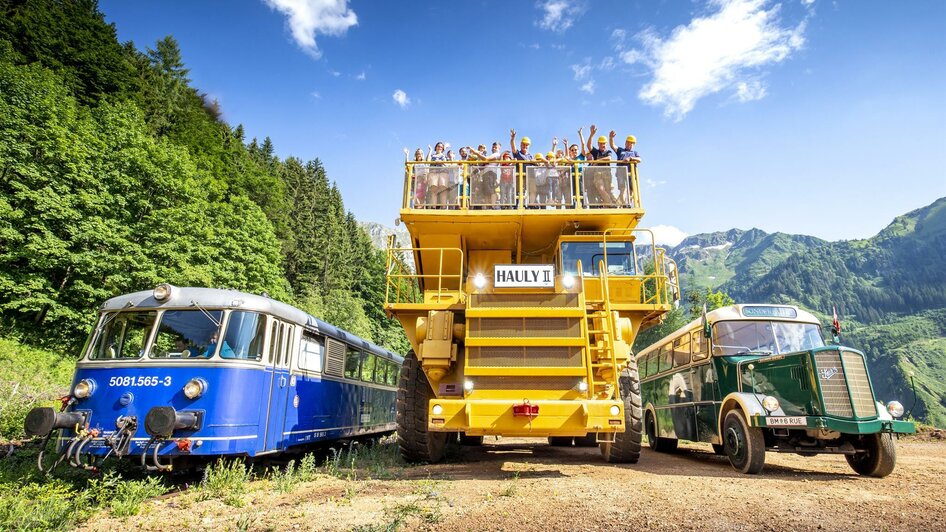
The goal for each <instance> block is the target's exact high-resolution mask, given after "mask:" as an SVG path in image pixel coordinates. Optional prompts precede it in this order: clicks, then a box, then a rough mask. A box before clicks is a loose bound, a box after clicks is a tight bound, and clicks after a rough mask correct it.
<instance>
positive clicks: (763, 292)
mask: <svg viewBox="0 0 946 532" xmlns="http://www.w3.org/2000/svg"><path fill="white" fill-rule="evenodd" d="M670 255H671V256H672V257H674V259H675V260H676V261H677V263H678V265H679V266H680V270H681V284H682V285H683V286H682V288H683V290H684V292H685V293H688V294H689V297H688V300H689V301H692V302H693V303H694V304H693V305H692V306H691V305H684V307H685V309H684V310H683V311H678V312H677V313H675V314H672V315H671V317H670V318H671V319H669V320H668V322H667V323H666V325H663V326H661V327H660V328H658V329H655V330H652V331H647V332H645V333H644V334H643V335H642V337H641V342H639V343H638V345H637V347H638V348H640V347H642V346H644V345H645V344H644V343H643V342H647V341H653V340H656V339H657V338H659V337H660V336H661V335H662V334H666V333H667V332H670V330H672V329H673V328H675V326H676V327H679V326H680V325H682V324H683V323H684V322H685V319H684V318H689V317H692V309H694V308H702V303H701V301H702V300H701V298H703V299H705V297H706V294H707V292H706V290H707V288H712V289H713V290H719V291H720V294H728V295H729V296H731V297H732V298H733V299H734V300H735V301H737V302H740V303H749V302H753V303H761V302H771V303H792V304H798V305H801V306H803V307H805V308H807V309H809V310H811V311H813V312H815V313H817V314H820V315H822V316H826V315H828V314H830V313H831V309H832V306H837V308H838V312H839V313H840V315H841V318H842V322H843V323H844V324H845V333H844V335H843V341H844V343H845V344H848V345H851V346H853V347H856V348H859V349H861V350H863V351H864V352H865V353H866V354H867V356H868V359H869V361H870V365H871V370H872V374H873V377H874V385H875V388H876V389H877V392H878V395H879V396H880V397H881V398H883V399H893V398H901V399H902V400H904V401H905V403H906V404H907V406H908V407H909V406H910V404H912V398H913V394H912V391H911V389H910V384H909V381H910V374H911V373H912V374H913V375H915V378H916V385H917V394H918V397H919V401H918V403H917V407H916V409H915V411H914V414H915V415H916V416H917V417H918V418H919V419H924V420H926V421H928V422H931V423H934V424H937V425H939V426H944V425H946V198H940V199H938V200H936V201H935V202H933V203H932V204H930V205H928V206H926V207H923V208H920V209H917V210H915V211H912V212H910V213H907V214H904V215H903V216H899V217H897V218H896V219H895V220H894V221H893V222H892V223H891V224H890V225H889V226H887V228H885V229H884V230H883V231H881V232H880V233H878V234H877V235H876V236H874V237H872V238H869V239H865V240H852V241H841V242H825V241H823V240H820V239H817V238H814V237H810V236H804V235H786V234H782V233H775V234H767V233H765V232H763V231H760V230H758V229H752V230H749V231H743V230H739V229H732V230H730V231H726V232H718V233H709V234H701V235H694V236H691V237H688V238H687V239H685V240H684V241H683V242H681V243H680V244H679V245H678V246H677V247H675V248H673V249H672V250H671V251H670ZM709 294H710V295H712V296H713V297H716V298H717V299H718V298H719V297H720V295H719V294H716V295H713V294H715V292H709ZM687 309H689V310H687Z"/></svg>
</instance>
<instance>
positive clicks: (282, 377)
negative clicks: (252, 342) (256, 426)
mask: <svg viewBox="0 0 946 532" xmlns="http://www.w3.org/2000/svg"><path fill="white" fill-rule="evenodd" d="M274 323H278V327H274V330H278V334H277V335H276V337H274V338H273V340H272V343H271V344H270V346H271V349H270V353H271V354H272V357H273V373H272V378H271V380H270V389H269V394H268V395H269V401H268V402H269V411H268V416H267V423H266V450H267V451H269V450H273V449H279V448H281V447H282V443H283V440H284V438H283V427H284V426H285V422H286V407H287V406H288V398H289V378H290V377H289V358H290V357H289V355H290V353H291V351H290V347H291V345H292V333H293V326H292V325H289V324H287V323H279V322H274Z"/></svg>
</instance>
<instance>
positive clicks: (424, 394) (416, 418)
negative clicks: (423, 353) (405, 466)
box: [397, 351, 447, 463]
mask: <svg viewBox="0 0 946 532" xmlns="http://www.w3.org/2000/svg"><path fill="white" fill-rule="evenodd" d="M432 397H433V391H432V390H431V389H430V385H429V384H428V383H427V376H426V375H424V370H423V369H422V368H421V366H420V362H418V361H417V356H416V355H415V354H414V351H411V352H409V353H408V354H407V356H406V357H404V364H403V365H402V366H401V374H400V378H399V379H398V388H397V444H398V447H399V448H400V450H401V457H402V458H404V460H405V461H406V462H414V463H418V462H430V463H434V462H439V461H440V460H442V459H443V455H444V450H445V449H446V445H447V433H446V432H431V431H429V430H427V408H428V405H429V403H430V399H431V398H432Z"/></svg>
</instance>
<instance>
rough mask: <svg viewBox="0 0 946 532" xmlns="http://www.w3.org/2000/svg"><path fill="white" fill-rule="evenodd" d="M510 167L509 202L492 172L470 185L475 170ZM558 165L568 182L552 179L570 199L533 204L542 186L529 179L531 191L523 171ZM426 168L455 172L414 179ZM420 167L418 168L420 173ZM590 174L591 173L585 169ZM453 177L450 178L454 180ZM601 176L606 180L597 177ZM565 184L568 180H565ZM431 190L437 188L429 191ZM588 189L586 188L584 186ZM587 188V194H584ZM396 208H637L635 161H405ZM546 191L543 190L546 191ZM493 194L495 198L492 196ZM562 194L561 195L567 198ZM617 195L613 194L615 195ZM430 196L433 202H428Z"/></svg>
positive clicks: (637, 192)
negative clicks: (478, 197) (482, 196)
mask: <svg viewBox="0 0 946 532" xmlns="http://www.w3.org/2000/svg"><path fill="white" fill-rule="evenodd" d="M510 167H512V169H513V170H514V176H513V181H512V185H514V186H515V191H514V195H513V198H514V201H512V202H505V201H502V200H503V199H504V198H505V197H508V192H507V191H506V189H505V187H504V186H503V183H504V182H503V181H502V179H501V177H500V176H493V177H494V178H495V179H496V182H495V183H494V184H492V185H493V186H492V187H488V186H486V185H483V184H482V182H481V183H479V185H481V186H478V187H474V186H473V185H474V183H473V181H474V178H475V177H477V176H479V175H480V174H479V173H477V172H474V171H475V170H476V169H478V168H490V169H493V168H495V169H497V170H499V171H500V174H501V171H502V170H503V169H508V168H510ZM530 168H535V169H550V168H555V169H558V170H559V172H565V173H567V174H568V175H567V177H566V178H564V179H567V182H566V181H564V179H563V177H562V176H561V175H559V176H558V177H556V178H555V179H558V180H559V182H558V183H559V184H560V185H563V186H562V187H561V190H566V189H567V190H568V191H569V194H568V195H567V196H570V198H567V199H568V201H561V202H560V201H550V202H545V203H543V202H537V201H536V200H537V197H536V196H537V195H538V194H539V192H538V191H537V190H538V189H539V188H544V187H545V186H547V185H542V186H539V185H537V184H535V183H534V178H533V181H532V182H531V183H532V186H533V187H535V190H532V191H530V190H529V187H530V181H529V179H530V178H529V177H528V175H527V174H528V171H527V170H528V169H530ZM602 168H611V169H612V171H611V172H610V173H609V174H607V175H599V174H601V172H594V173H595V175H593V176H588V179H585V176H584V174H585V172H586V170H598V169H602ZM618 168H627V172H626V175H620V173H619V174H615V173H614V170H615V169H618ZM431 169H438V170H439V169H442V170H447V171H449V170H451V169H456V175H455V176H452V175H451V174H450V173H446V174H444V173H440V172H438V173H437V178H436V184H431V183H429V182H428V181H427V180H426V179H424V180H421V179H418V178H419V177H421V176H429V175H430V173H429V172H430V170H431ZM419 170H422V171H419ZM589 173H590V172H589ZM454 179H455V180H454ZM602 179H605V181H601V180H602ZM566 183H567V184H566ZM615 185H616V186H617V194H616V195H615V194H613V191H614V187H615ZM489 188H493V191H491V192H488V193H487V194H486V196H487V197H488V198H492V201H487V202H483V201H479V202H477V201H473V199H474V198H473V197H472V195H471V194H473V193H474V192H475V191H476V190H481V191H482V190H484V189H486V190H489ZM433 189H436V190H433ZM586 189H587V190H586ZM586 192H588V194H586ZM403 193H404V195H403V201H402V204H401V207H402V208H403V209H437V210H451V209H458V210H471V209H517V210H522V209H529V208H550V207H551V208H562V209H579V210H581V209H593V208H615V209H625V208H632V209H639V208H641V200H640V186H639V182H638V174H637V163H636V162H634V161H614V160H599V161H554V164H549V163H548V162H546V161H542V160H529V161H521V160H520V161H505V162H504V161H501V160H490V161H485V160H475V161H472V160H470V161H406V162H405V163H404V191H403ZM546 194H548V193H546ZM495 196H498V197H495ZM530 196H532V197H530ZM567 196H563V198H566V197H567ZM615 196H617V197H615ZM431 200H432V201H431Z"/></svg>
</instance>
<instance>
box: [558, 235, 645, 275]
mask: <svg viewBox="0 0 946 532" xmlns="http://www.w3.org/2000/svg"><path fill="white" fill-rule="evenodd" d="M607 246H608V247H607V261H608V262H607V264H608V275H635V274H636V272H635V268H634V243H633V242H630V241H625V242H608V243H607ZM605 254H606V253H605V243H604V242H562V268H563V273H568V274H572V275H577V274H578V261H579V260H580V261H581V269H582V274H584V275H598V273H599V272H598V269H599V264H600V263H601V261H603V260H605Z"/></svg>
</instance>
